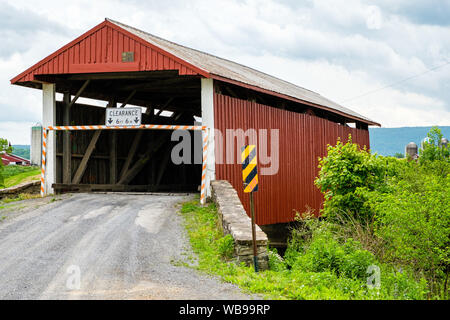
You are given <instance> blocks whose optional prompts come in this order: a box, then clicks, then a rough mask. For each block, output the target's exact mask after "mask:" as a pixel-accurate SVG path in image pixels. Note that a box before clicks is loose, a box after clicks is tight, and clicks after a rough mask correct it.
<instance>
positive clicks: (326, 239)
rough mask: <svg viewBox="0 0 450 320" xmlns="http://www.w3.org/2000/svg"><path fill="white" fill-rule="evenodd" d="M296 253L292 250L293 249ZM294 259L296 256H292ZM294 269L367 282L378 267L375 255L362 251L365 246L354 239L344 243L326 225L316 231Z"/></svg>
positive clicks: (298, 257)
mask: <svg viewBox="0 0 450 320" xmlns="http://www.w3.org/2000/svg"><path fill="white" fill-rule="evenodd" d="M291 250H292V249H291ZM290 255H291V257H292V256H293V253H292V252H291V253H290ZM290 263H291V267H292V269H294V270H295V269H298V270H303V271H307V272H325V271H328V272H332V273H335V274H336V275H342V276H344V277H348V278H358V279H366V278H367V274H366V271H367V268H368V267H369V266H370V265H372V264H374V263H376V259H375V257H374V255H373V254H372V253H370V252H369V251H367V250H363V249H362V248H361V244H360V243H359V242H358V241H355V240H353V239H351V238H349V239H347V240H346V241H345V242H344V243H340V242H339V241H338V240H337V239H336V238H335V237H334V235H333V234H332V233H331V231H329V230H328V225H327V224H326V223H325V222H324V223H323V226H322V227H320V228H318V229H316V230H315V231H314V234H313V237H312V239H311V241H310V243H309V244H305V246H304V250H303V252H298V254H297V256H296V258H295V260H294V259H292V258H291V259H290Z"/></svg>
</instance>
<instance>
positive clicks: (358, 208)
mask: <svg viewBox="0 0 450 320" xmlns="http://www.w3.org/2000/svg"><path fill="white" fill-rule="evenodd" d="M319 168H320V171H319V176H318V177H317V178H316V180H315V184H316V185H317V186H318V187H319V189H320V190H321V191H322V193H323V194H324V197H325V203H324V207H323V215H324V216H325V217H327V218H328V219H330V220H333V219H335V218H336V216H337V215H338V214H341V215H342V213H346V214H351V215H353V216H355V217H356V218H357V219H358V220H359V221H371V220H372V219H373V212H372V210H371V208H370V207H368V206H367V195H368V192H370V191H373V190H375V189H377V188H380V187H381V185H382V184H383V183H384V181H385V179H384V178H385V175H386V162H385V161H383V158H381V157H378V156H377V155H376V154H374V155H372V154H371V153H370V152H369V151H368V150H366V149H365V148H364V149H360V148H359V146H358V145H357V144H354V143H352V139H351V136H349V140H348V142H347V143H345V144H343V143H342V142H341V141H340V140H338V141H337V144H336V146H330V145H329V146H328V154H327V156H326V157H325V158H322V159H319Z"/></svg>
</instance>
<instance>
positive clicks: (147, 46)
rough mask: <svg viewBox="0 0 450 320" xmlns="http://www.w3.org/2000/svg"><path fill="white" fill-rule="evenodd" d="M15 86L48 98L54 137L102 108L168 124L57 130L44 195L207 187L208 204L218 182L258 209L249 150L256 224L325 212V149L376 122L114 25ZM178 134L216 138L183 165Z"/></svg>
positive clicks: (196, 145)
mask: <svg viewBox="0 0 450 320" xmlns="http://www.w3.org/2000/svg"><path fill="white" fill-rule="evenodd" d="M11 83H13V84H16V85H21V86H26V87H31V88H36V89H41V90H42V92H43V109H42V110H43V113H42V118H43V119H42V124H43V127H45V128H55V127H58V126H63V128H64V127H67V126H89V125H91V126H95V125H102V124H104V123H105V106H108V107H114V108H126V107H127V106H130V105H131V106H139V107H141V108H142V110H143V117H142V123H143V124H146V125H160V126H170V127H166V129H170V130H146V129H143V128H133V129H128V130H121V129H118V130H109V129H104V128H101V129H95V130H75V131H69V130H61V131H55V130H50V131H48V137H46V138H47V141H46V142H47V143H46V171H45V182H46V184H45V191H46V192H47V193H52V192H55V191H61V192H62V191H76V190H113V191H125V190H127V191H197V190H198V189H199V186H200V184H201V181H202V178H203V179H204V191H205V196H210V195H211V190H210V181H211V180H214V179H218V180H219V179H220V180H228V181H230V183H231V184H232V185H233V187H234V188H235V189H236V190H237V192H238V194H239V197H240V199H241V200H242V202H243V204H244V207H245V209H246V210H247V212H249V210H248V209H249V208H248V198H247V196H248V195H246V194H244V193H243V192H242V174H241V164H240V160H239V154H240V148H241V146H242V145H243V144H244V143H248V142H251V143H255V144H257V146H258V150H259V152H262V153H263V154H261V153H260V154H259V158H260V159H261V160H263V159H264V160H266V161H261V162H260V164H259V166H260V167H259V168H258V171H259V172H260V175H259V185H260V187H259V190H260V191H258V193H256V195H255V206H256V207H257V212H258V214H257V217H256V222H257V223H258V224H259V225H268V224H276V223H286V222H290V221H293V219H294V217H295V211H304V210H305V209H306V208H307V207H310V208H313V209H315V210H316V212H318V209H320V207H321V204H322V201H323V199H322V196H321V194H320V192H319V191H318V190H317V189H316V187H315V186H314V177H315V176H316V174H317V159H318V157H321V156H324V155H325V154H326V145H327V144H328V143H329V144H334V143H336V140H337V139H338V138H341V139H342V140H345V139H347V138H348V136H349V134H351V135H352V138H353V141H354V142H356V143H359V144H360V145H361V146H364V145H365V146H367V147H369V132H368V126H369V125H378V123H376V122H374V121H372V120H370V119H367V118H365V117H364V116H362V115H360V114H358V113H356V112H354V111H352V110H349V109H347V108H345V107H343V106H340V105H339V104H337V103H334V102H332V101H330V100H328V99H326V98H324V97H323V96H321V95H320V94H318V93H315V92H313V91H310V90H307V89H304V88H301V87H298V86H296V85H294V84H292V83H289V82H286V81H283V80H280V79H278V78H275V77H272V76H269V75H267V74H265V73H262V72H259V71H257V70H254V69H252V68H249V67H245V66H243V65H240V64H238V63H234V62H232V61H229V60H225V59H222V58H219V57H216V56H213V55H210V54H207V53H204V52H201V51H197V50H194V49H191V48H187V47H185V46H181V45H178V44H176V43H173V42H170V41H167V40H164V39H162V38H159V37H156V36H154V35H151V34H149V33H146V32H143V31H141V30H138V29H135V28H133V27H130V26H127V25H124V24H122V23H119V22H116V21H113V20H109V19H106V20H105V21H104V22H102V23H101V24H99V25H98V26H96V27H94V28H93V29H91V30H89V31H88V32H86V33H85V34H83V35H82V36H80V37H78V38H77V39H75V40H73V41H72V42H70V43H69V44H67V45H66V46H64V47H62V48H61V49H59V50H58V51H56V52H54V53H53V54H51V55H50V56H48V57H47V58H45V59H43V60H42V61H40V62H38V63H37V64H35V65H34V66H32V67H30V68H29V69H27V70H25V71H24V72H23V73H21V74H19V75H18V76H16V77H15V78H14V79H12V80H11ZM56 93H60V94H61V97H62V98H61V99H60V101H57V100H56ZM80 97H83V98H89V99H95V100H97V101H102V103H103V105H102V106H99V105H94V104H89V103H86V102H83V103H81V102H80V101H79V98H80ZM179 125H180V126H202V127H203V128H205V129H206V130H203V132H204V133H205V132H207V133H209V134H208V136H207V139H206V140H205V141H202V137H201V132H202V130H200V131H195V130H190V131H189V132H190V133H189V136H190V139H189V140H190V141H191V142H192V143H191V144H190V151H191V154H190V156H189V158H190V159H189V161H184V162H183V163H175V162H174V161H173V159H172V157H171V154H172V152H173V151H174V146H175V145H176V144H177V143H178V141H176V140H177V139H173V137H172V129H174V128H175V127H172V126H179ZM66 129H67V128H66ZM205 137H206V136H205V135H204V138H205ZM173 140H174V141H173ZM204 143H207V145H208V149H207V154H205V155H203V151H204V148H203V145H204ZM184 152H185V150H184V151H183V154H184ZM184 159H186V158H184ZM203 160H205V163H204V165H202V162H203Z"/></svg>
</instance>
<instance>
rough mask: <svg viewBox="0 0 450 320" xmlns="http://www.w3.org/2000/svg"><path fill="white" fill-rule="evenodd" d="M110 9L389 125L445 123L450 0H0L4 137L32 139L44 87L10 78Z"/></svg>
mask: <svg viewBox="0 0 450 320" xmlns="http://www.w3.org/2000/svg"><path fill="white" fill-rule="evenodd" d="M105 17H109V18H111V19H114V20H118V21H120V22H123V23H126V24H129V25H132V26H134V27H137V28H139V29H143V30H145V31H148V32H150V33H153V34H155V35H158V36H161V37H163V38H166V39H169V40H172V41H175V42H178V43H180V44H183V45H187V46H190V47H193V48H196V49H199V50H202V51H206V52H208V53H212V54H215V55H218V56H220V57H224V58H227V59H230V60H234V61H236V62H239V63H242V64H245V65H248V66H250V67H253V68H256V69H258V70H261V71H264V72H266V73H269V74H272V75H274V76H277V77H280V78H282V79H285V80H288V81H290V82H293V83H295V84H297V85H300V86H302V87H305V88H307V89H310V90H313V91H316V92H319V93H320V94H322V95H323V96H325V97H327V98H329V99H331V100H334V101H336V102H338V103H341V104H342V105H344V106H346V107H348V108H350V109H353V110H355V111H357V112H358V113H360V114H362V115H365V116H366V117H368V118H371V119H373V120H375V121H377V122H379V123H381V124H382V125H383V126H384V127H401V126H429V125H442V126H444V125H450V0H436V1H434V0H423V1H417V0H380V1H369V0H334V1H332V2H331V1H325V0H323V1H314V0H306V1H301V0H290V1H281V0H280V1H275V0H263V1H256V0H255V1H217V2H215V1H211V0H210V1H197V0H190V1H161V0H157V1H153V0H146V1H139V0H127V1H119V0H108V1H106V0H95V1H94V0H72V1H65V0H58V1H56V0H39V1H34V0H13V1H9V0H0V40H1V44H0V108H1V113H0V137H5V138H7V139H9V140H10V141H11V142H12V143H13V144H29V142H30V129H29V127H30V126H31V125H32V124H33V123H35V122H38V121H40V120H41V108H42V102H41V100H42V96H41V91H39V90H34V89H29V88H23V87H18V86H12V85H10V79H11V78H13V77H14V76H16V75H17V74H19V73H20V72H22V71H24V70H25V69H26V68H28V67H29V66H31V65H32V64H34V63H36V62H38V61H39V60H41V59H42V58H44V57H46V56H47V55H49V54H51V53H52V52H54V51H55V50H57V49H59V48H60V47H61V46H63V45H65V44H66V43H68V42H69V41H71V40H73V39H74V38H75V37H77V36H79V35H80V34H82V33H84V32H85V31H87V30H88V29H90V28H92V27H94V26H95V25H97V24H99V23H101V22H102V21H103V20H104V18H105ZM405 79H407V80H405ZM392 84H394V85H392Z"/></svg>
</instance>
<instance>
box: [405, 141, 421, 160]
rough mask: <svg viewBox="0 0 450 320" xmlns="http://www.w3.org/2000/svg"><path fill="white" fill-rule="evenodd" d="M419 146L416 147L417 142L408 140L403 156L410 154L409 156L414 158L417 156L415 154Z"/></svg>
mask: <svg viewBox="0 0 450 320" xmlns="http://www.w3.org/2000/svg"><path fill="white" fill-rule="evenodd" d="M418 149H419V148H418V147H417V144H415V143H414V142H410V143H408V144H407V145H406V147H405V156H408V155H409V156H410V157H411V158H413V159H415V158H416V157H417V154H418V152H419V150H418Z"/></svg>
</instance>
